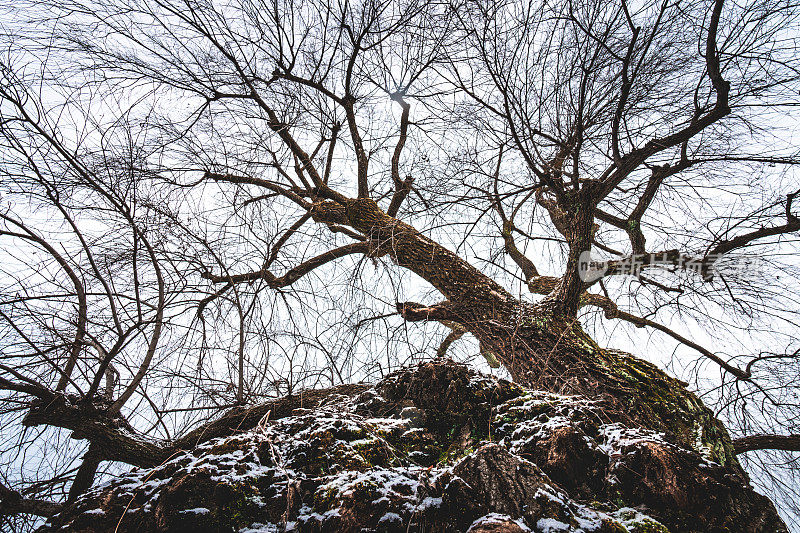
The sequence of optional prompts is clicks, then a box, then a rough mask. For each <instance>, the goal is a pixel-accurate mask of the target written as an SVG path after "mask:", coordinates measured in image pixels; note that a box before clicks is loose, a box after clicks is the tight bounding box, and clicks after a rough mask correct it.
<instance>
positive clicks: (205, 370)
mask: <svg viewBox="0 0 800 533" xmlns="http://www.w3.org/2000/svg"><path fill="white" fill-rule="evenodd" d="M796 11H797V10H796V6H794V5H793V4H791V3H788V2H777V3H776V2H762V3H749V4H747V5H738V4H729V3H726V2H724V0H714V1H708V2H689V3H670V2H663V3H662V2H652V3H645V4H641V5H639V4H637V5H629V4H628V3H626V2H624V1H623V2H622V3H619V4H609V3H607V2H601V1H594V0H583V1H581V2H574V1H571V0H568V1H565V2H560V3H550V2H542V3H540V4H533V3H530V4H526V3H522V2H480V1H465V2H450V3H448V2H442V3H439V2H430V1H423V0H406V1H398V2H379V1H366V2H361V3H349V2H329V1H325V0H304V1H297V2H291V1H289V2H282V1H281V2H278V1H276V2H268V3H261V2H255V1H254V2H250V1H241V2H231V3H226V4H224V5H217V4H215V3H212V2H206V1H194V0H192V1H189V0H185V1H172V0H153V1H145V2H142V1H135V2H134V1H131V2H127V1H125V0H97V1H91V2H81V1H72V0H59V1H57V2H51V3H48V4H39V3H35V2H34V3H30V4H25V3H22V4H20V5H19V6H16V7H13V8H8V10H7V11H6V12H4V16H5V18H6V20H8V21H9V22H8V24H7V27H8V29H7V32H6V34H5V36H4V37H5V39H6V40H7V42H8V46H7V47H6V49H7V52H6V53H5V57H4V59H3V63H2V76H3V78H2V83H0V113H1V114H0V134H2V144H1V145H0V146H2V151H3V152H2V161H3V162H2V167H0V168H1V170H0V171H2V176H3V188H2V195H3V196H2V201H3V205H2V213H0V216H1V217H2V225H1V226H0V236H2V238H3V241H2V242H3V243H4V244H3V245H4V249H3V250H4V252H3V254H4V255H3V257H4V259H5V261H4V265H3V282H2V283H3V285H2V302H0V312H1V313H2V314H0V318H1V319H2V326H0V327H2V328H3V329H2V331H3V341H2V347H3V351H2V357H3V361H2V366H0V389H2V390H3V391H4V395H3V396H2V403H3V415H4V417H5V419H6V420H7V424H8V425H14V427H17V428H19V427H22V426H24V427H26V428H29V429H27V430H26V431H25V432H21V433H18V432H17V431H14V432H10V433H9V435H10V437H9V438H8V439H7V440H6V441H5V442H4V450H3V451H4V454H5V456H7V457H8V458H7V459H5V464H6V466H7V469H6V472H4V474H3V476H4V477H5V478H6V480H5V481H4V485H3V489H2V490H3V493H4V494H9V495H12V496H13V497H12V496H8V497H6V496H4V497H3V502H4V503H3V506H4V511H5V512H9V513H16V514H19V513H32V514H38V515H48V514H51V513H53V512H54V511H55V509H57V508H58V505H57V503H54V502H58V501H61V500H64V499H69V498H75V497H77V495H79V494H80V493H81V492H83V491H84V490H86V489H87V488H88V487H89V486H91V484H92V480H93V479H94V476H95V473H96V471H97V469H98V468H99V465H101V463H103V462H106V463H104V464H107V465H109V464H110V465H112V466H113V464H114V463H108V462H121V463H126V464H133V465H140V466H142V465H144V466H146V465H154V464H158V463H159V462H161V461H163V460H164V459H165V458H167V457H169V455H170V454H172V453H173V452H174V451H175V450H178V449H182V448H185V447H187V446H191V445H192V444H194V443H196V442H197V441H198V440H199V439H201V438H203V439H205V438H208V437H209V436H213V435H215V434H217V433H215V432H217V431H223V430H224V428H228V427H229V426H230V425H233V426H235V425H236V424H234V423H232V422H231V423H230V424H228V422H226V421H230V420H238V419H237V418H236V416H235V415H236V413H239V411H237V409H238V407H236V406H241V405H244V404H253V403H257V402H259V401H261V400H263V399H264V398H270V397H275V396H280V395H282V394H286V393H288V394H291V393H292V392H293V391H294V390H297V389H298V388H303V387H314V386H323V385H336V384H341V383H345V382H348V381H352V380H354V379H363V378H370V377H374V376H376V375H382V374H384V373H386V372H388V371H390V370H392V369H393V368H395V367H397V366H398V365H400V364H404V363H408V362H410V361H412V360H415V358H418V357H427V356H434V355H440V356H441V355H444V354H445V353H449V354H453V353H455V354H461V356H462V357H463V356H466V355H472V352H474V351H476V350H475V348H476V347H477V349H478V350H477V351H479V352H480V353H481V354H482V355H483V356H484V357H485V358H486V360H487V361H488V362H489V364H490V366H497V365H502V366H503V368H504V369H505V371H507V372H508V374H509V375H510V376H511V377H512V378H513V379H514V380H515V381H517V382H519V383H522V384H525V385H527V386H532V387H538V388H542V389H546V390H550V391H555V392H568V393H577V394H585V395H589V396H593V397H603V398H606V399H607V400H608V401H609V407H608V409H609V412H614V413H616V414H617V415H619V416H624V417H625V418H626V419H628V420H630V421H631V422H633V423H636V424H639V425H642V426H644V427H650V428H655V429H659V430H663V429H665V428H667V429H668V430H669V431H671V432H672V433H673V434H674V435H675V439H676V442H677V443H678V444H680V445H683V446H685V447H688V448H694V447H696V446H697V442H698V439H699V440H700V441H704V439H706V440H713V441H714V443H716V444H718V445H719V449H716V451H715V454H716V455H715V456H714V459H715V460H717V461H719V462H721V463H723V464H726V465H728V466H730V467H731V468H736V469H738V468H739V466H738V462H737V459H736V455H737V454H743V453H745V452H751V451H753V450H759V449H765V448H772V449H779V450H788V451H795V450H797V438H798V437H797V435H796V434H797V433H800V430H798V428H797V416H798V414H800V411H798V409H797V400H796V395H797V388H796V385H795V381H796V380H795V374H796V372H797V370H798V366H797V353H798V352H797V346H796V340H795V339H796V338H797V326H798V324H797V303H798V302H797V299H796V296H795V295H796V294H798V287H797V282H796V274H797V267H798V264H797V261H796V257H794V256H793V255H792V254H795V253H796V252H797V241H796V240H795V239H796V236H797V231H798V230H800V215H798V208H797V201H800V200H796V196H797V195H798V194H800V181H799V180H798V177H797V175H796V174H795V173H794V172H795V171H794V168H795V165H797V163H798V162H799V161H800V159H798V155H797V154H798V152H797V145H796V142H795V139H793V138H792V135H793V131H794V129H796V126H797V123H796V120H795V119H794V118H793V117H792V116H791V114H792V112H793V109H794V108H795V107H796V106H797V105H798V103H799V102H800V101H799V100H798V86H799V85H800V84H798V70H797V58H796V46H797V12H796ZM589 254H595V256H594V257H590V255H589ZM747 259H749V260H750V261H749V263H746V260H747ZM743 264H749V268H744V269H743V268H738V267H741V265H743ZM409 299H414V300H421V301H423V302H424V303H418V302H416V301H407V300H409ZM426 323H427V328H426V327H425V325H426ZM620 324H621V325H622V326H621V327H620V328H618V326H619V325H620ZM614 328H617V329H614ZM650 333H652V334H653V335H654V337H653V338H654V339H658V340H659V342H660V343H662V346H664V345H666V346H670V350H672V349H673V348H674V352H670V353H672V354H673V355H674V357H673V358H672V359H671V361H667V360H666V359H661V360H660V362H664V363H666V362H670V363H671V369H672V370H673V371H674V372H676V373H680V376H681V377H682V378H685V379H691V380H692V382H693V386H695V387H696V388H697V390H698V391H700V392H702V393H703V394H704V395H705V399H706V402H707V403H709V405H712V406H714V407H715V408H716V411H715V412H711V411H710V410H708V409H706V408H705V407H704V406H703V404H702V403H701V402H700V401H699V400H697V399H696V398H695V396H694V395H692V394H691V393H689V392H688V391H686V390H685V389H684V387H683V385H682V384H681V383H680V382H679V381H677V380H675V379H673V378H669V377H668V376H667V375H666V374H664V373H663V372H662V371H661V370H659V369H658V368H657V367H656V366H654V365H652V364H648V363H645V362H644V361H642V360H639V359H637V358H634V357H631V356H629V355H627V354H623V353H621V352H617V351H615V350H609V349H604V348H601V347H600V346H599V345H598V343H597V342H596V341H595V340H594V339H595V338H597V339H602V342H603V343H606V342H610V343H614V342H621V339H622V338H623V337H624V336H625V335H626V334H628V335H631V336H633V338H634V342H636V343H639V345H641V342H643V340H645V339H647V338H648V337H647V335H649V334H650ZM464 336H469V337H473V338H474V339H475V340H476V341H477V343H476V344H477V346H475V345H473V344H470V345H468V346H467V345H466V343H463V342H462V341H459V339H461V338H462V337H464ZM663 343H667V344H663ZM669 343H673V344H669ZM437 346H438V349H437ZM459 350H460V351H459ZM652 350H653V349H652V348H651V349H650V351H652ZM406 354H408V359H405V358H404V357H405V356H406ZM641 355H643V356H648V355H650V354H647V353H642V354H641ZM666 355H669V353H666ZM665 398H666V399H665ZM687 405H688V407H687ZM230 407H233V408H234V410H233V411H232V412H231V413H233V414H231V415H230V416H228V415H226V416H223V417H222V418H220V420H221V421H222V422H219V421H218V422H216V423H213V422H212V423H206V425H203V426H202V427H201V429H200V430H197V431H195V432H189V433H186V431H187V430H188V428H190V427H194V426H197V425H198V424H201V422H203V421H204V420H207V419H208V418H209V417H211V416H214V415H216V414H217V413H220V412H221V411H223V410H224V409H226V408H230ZM675 413H682V416H683V415H685V418H682V419H681V417H676V416H675ZM717 416H719V417H720V418H721V419H722V420H724V421H725V422H726V423H727V424H728V426H729V427H730V428H731V429H732V430H733V432H734V433H735V435H737V436H740V437H741V438H740V439H735V440H734V441H733V442H731V441H730V439H729V438H728V436H727V433H726V432H725V429H724V427H723V426H722V425H721V423H720V422H718V420H717ZM214 424H217V425H214ZM226 424H227V425H226ZM690 426H691V427H690ZM30 428H37V431H38V430H40V429H41V432H40V433H37V434H36V435H32V434H31V433H30V432H31V431H33V430H32V429H30ZM58 428H60V429H63V430H67V431H71V432H72V433H71V434H70V435H71V436H72V437H73V438H75V439H81V440H85V441H88V443H89V444H88V446H87V448H86V450H85V453H83V455H82V458H80V456H81V453H82V452H84V450H83V449H78V448H76V446H75V445H74V444H72V443H70V442H69V441H67V440H65V439H64V435H65V434H62V433H61V432H60V430H59V429H58ZM697 428H701V429H697ZM698 432H699V433H698ZM20 435H21V436H20ZM712 435H713V436H712ZM25 448H30V449H37V450H42V451H43V453H44V452H46V453H50V450H59V452H60V453H61V455H60V456H59V457H60V459H59V460H58V461H53V462H52V463H51V464H48V465H47V466H44V463H42V464H41V465H38V466H33V467H31V466H30V465H27V466H25V467H21V466H20V463H21V460H20V459H19V458H18V456H17V455H15V454H16V452H17V451H18V450H20V449H25ZM758 457H762V458H763V457H764V456H758ZM765 461H768V460H767V459H764V460H762V461H761V462H760V463H759V462H758V459H756V460H755V462H754V461H753V460H751V459H749V458H748V461H747V464H748V465H749V464H751V463H753V466H754V468H758V465H761V467H764V466H765V465H767V466H768V462H765ZM56 463H57V464H56ZM14 470H16V474H15V473H14V472H13V471H14ZM782 475H784V474H781V475H778V476H777V477H775V478H774V479H775V480H778V481H776V483H775V484H774V486H775V487H778V489H779V490H778V492H777V493H776V494H784V495H785V494H790V496H789V497H787V498H785V500H786V501H785V502H784V504H785V505H786V512H787V513H791V512H793V511H794V508H792V507H791V503H790V502H791V499H792V498H791V493H792V491H795V490H796V489H794V488H793V484H792V483H791V482H785V481H781V480H785V479H786V478H785V477H781V476H782ZM785 475H793V474H792V470H791V469H789V470H788V471H787V472H786V473H785ZM39 478H41V479H39ZM6 485H7V486H6ZM780 487H783V488H780ZM781 491H783V492H781ZM787 491H788V492H787ZM778 497H779V496H778Z"/></svg>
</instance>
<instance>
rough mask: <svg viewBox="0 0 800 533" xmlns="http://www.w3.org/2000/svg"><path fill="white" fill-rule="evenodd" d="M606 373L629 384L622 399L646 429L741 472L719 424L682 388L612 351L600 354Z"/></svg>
mask: <svg viewBox="0 0 800 533" xmlns="http://www.w3.org/2000/svg"><path fill="white" fill-rule="evenodd" d="M602 362H603V364H604V366H605V367H606V369H607V370H608V371H610V372H611V373H613V374H614V375H616V376H618V377H620V378H622V379H623V380H625V381H626V382H627V383H628V386H629V387H630V388H631V389H632V392H633V394H627V395H625V397H626V401H627V402H628V404H629V407H630V409H631V410H634V411H632V412H635V413H637V414H638V415H639V416H638V418H639V419H640V420H645V421H647V420H650V424H649V425H648V427H650V428H651V429H654V430H656V431H665V430H666V431H667V432H668V433H670V434H671V435H672V436H673V437H674V438H675V439H676V440H677V442H678V443H679V444H681V445H683V446H686V447H687V448H690V449H695V450H696V451H698V452H700V453H702V454H703V455H704V456H705V457H706V458H708V459H710V460H712V461H715V462H717V463H720V464H722V465H725V466H733V467H735V468H740V467H739V463H738V462H737V461H736V457H735V455H734V453H733V445H732V443H731V440H730V436H729V435H728V432H727V431H726V430H725V428H724V427H723V426H722V423H721V422H719V421H718V420H717V419H716V417H714V414H713V413H712V412H711V411H710V410H709V409H708V408H707V407H705V406H704V405H703V404H702V402H701V401H700V400H699V399H698V398H697V397H696V396H695V395H694V394H693V393H691V392H690V391H688V390H687V389H686V387H685V386H684V384H683V383H682V382H680V381H678V380H677V379H674V378H671V377H669V376H668V375H666V374H665V373H664V372H662V371H661V370H660V369H659V368H658V367H656V366H655V365H653V364H651V363H648V362H647V361H644V360H642V359H638V358H636V357H632V356H628V355H626V354H621V353H619V352H615V351H613V350H602Z"/></svg>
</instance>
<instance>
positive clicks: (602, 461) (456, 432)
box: [41, 352, 786, 533]
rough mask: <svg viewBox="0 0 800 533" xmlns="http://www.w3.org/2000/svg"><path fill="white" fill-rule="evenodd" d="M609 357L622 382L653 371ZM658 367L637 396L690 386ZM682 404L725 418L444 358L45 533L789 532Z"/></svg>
mask: <svg viewBox="0 0 800 533" xmlns="http://www.w3.org/2000/svg"><path fill="white" fill-rule="evenodd" d="M608 358H609V361H611V363H610V364H614V365H622V367H624V368H625V370H624V372H622V371H620V372H618V373H622V374H624V373H631V382H632V383H634V382H637V381H638V380H639V378H642V379H644V378H643V376H647V378H646V379H647V380H652V379H654V378H655V377H658V376H656V374H660V372H659V371H658V370H657V369H655V368H654V367H652V366H651V365H647V364H645V363H642V362H640V361H638V360H633V359H630V360H629V358H627V357H625V356H623V355H621V354H619V353H616V352H613V353H608ZM639 374H641V376H640V375H639ZM659 380H660V381H656V382H654V383H653V385H652V392H650V393H647V394H648V395H645V396H644V397H643V398H642V399H640V400H639V402H641V403H646V402H647V398H650V397H652V398H656V397H658V398H662V400H659V401H663V402H665V403H666V404H667V407H665V409H666V408H673V407H675V405H678V404H680V403H681V402H683V403H685V402H687V401H689V400H687V398H688V399H690V400H691V398H694V397H693V396H692V395H691V394H690V393H688V392H686V391H685V389H683V387H682V385H681V384H680V382H677V381H676V380H669V378H666V377H659ZM632 387H633V388H634V389H635V388H636V387H637V385H635V384H634V385H632ZM642 394H644V393H642ZM626 401H627V400H626ZM689 403H690V404H691V405H688V406H686V407H685V408H681V409H679V410H680V411H681V413H678V414H676V416H679V417H688V416H691V413H694V414H695V415H696V418H695V420H694V422H695V424H694V425H696V427H699V428H707V427H712V426H713V427H718V431H719V432H718V433H714V431H706V432H705V433H703V435H705V439H706V440H705V441H704V442H705V443H704V444H701V445H700V447H701V448H702V449H703V451H706V452H707V453H706V454H705V455H706V456H704V454H702V453H700V452H699V451H698V450H696V449H694V447H687V446H684V445H682V444H681V443H682V442H683V441H685V440H686V439H685V438H684V436H682V435H680V434H678V433H675V432H674V431H673V430H674V428H675V427H683V426H686V427H689V426H691V425H692V424H689V423H688V421H687V420H681V421H680V423H678V422H675V423H672V422H669V417H667V416H666V415H665V414H664V413H663V412H659V409H657V408H656V407H654V406H651V409H653V412H655V413H656V416H655V418H653V419H652V420H651V421H650V423H649V424H637V423H636V421H637V420H642V419H643V418H642V417H640V416H636V415H633V416H625V417H621V416H620V409H619V405H617V404H614V402H611V403H609V400H608V398H605V397H597V398H590V397H585V396H564V395H558V394H554V393H551V392H542V391H535V390H531V389H526V388H523V387H521V386H519V385H516V384H513V383H510V382H507V381H503V380H497V379H494V378H491V377H487V376H482V375H479V374H476V373H474V372H471V371H470V370H468V369H467V368H466V367H464V366H463V365H458V364H455V363H452V362H450V361H447V360H439V361H437V362H432V363H425V364H422V365H420V366H419V367H417V368H413V369H407V370H403V371H400V372H397V373H395V374H392V375H390V376H388V377H387V378H385V379H383V380H382V381H381V382H379V383H377V384H376V385H374V386H372V387H364V386H359V387H349V388H336V389H330V390H329V391H328V394H324V393H322V392H320V391H317V392H316V393H315V396H314V399H313V401H312V402H311V403H310V404H306V405H305V406H304V405H301V404H300V402H299V399H298V400H296V403H295V404H294V405H295V406H296V407H295V409H293V410H290V409H281V410H280V411H277V412H274V413H271V414H270V416H269V418H265V419H262V420H261V421H260V422H259V423H258V424H255V423H254V422H250V423H248V424H245V425H246V426H249V427H247V428H241V430H240V432H239V433H237V434H235V435H231V436H228V437H218V438H215V439H212V440H209V441H207V442H205V443H203V444H200V445H198V446H197V447H196V448H194V449H193V450H190V451H186V452H183V453H179V454H177V455H175V456H174V457H172V458H170V459H168V460H167V461H165V462H164V463H163V464H162V465H160V466H158V467H156V468H153V469H150V470H145V469H139V470H134V471H132V472H130V473H129V474H126V475H125V476H123V477H121V478H120V479H117V480H115V481H114V482H112V483H111V484H108V485H105V486H103V487H99V488H96V489H94V490H92V491H90V492H89V493H87V494H86V495H84V496H83V497H82V498H80V499H79V500H78V501H77V502H75V503H73V504H72V505H70V506H69V507H68V508H67V509H66V510H65V511H64V512H62V513H61V514H60V515H58V516H56V517H54V518H52V519H51V520H50V522H48V524H47V525H46V526H44V527H43V528H42V529H41V531H42V532H46V531H56V530H58V529H59V528H62V527H65V526H66V527H67V529H69V530H70V531H113V530H115V529H116V528H118V529H117V530H118V531H238V530H243V529H245V528H253V529H255V530H257V531H283V530H299V531H362V530H363V529H364V528H366V529H367V530H373V531H398V532H400V531H402V532H406V531H443V532H451V531H452V532H455V531H460V532H463V531H467V530H468V529H469V530H470V531H471V532H489V531H494V532H501V531H505V532H514V531H525V530H526V529H525V528H529V529H531V530H534V531H578V530H581V531H601V532H617V533H620V532H626V531H627V532H644V531H681V532H690V531H698V532H700V531H703V532H708V531H752V532H771V531H775V532H778V531H786V528H785V526H784V525H783V523H782V522H781V520H780V519H779V518H778V516H777V514H776V512H775V509H774V507H773V505H772V503H771V502H770V501H769V500H768V499H767V498H766V497H764V496H761V495H759V494H758V493H756V492H754V491H753V490H752V489H751V488H750V487H749V485H748V483H747V482H746V480H745V479H744V477H743V475H742V474H741V471H740V469H739V468H738V465H736V464H735V463H731V464H728V465H723V464H720V463H719V462H716V461H713V460H712V457H713V456H714V455H715V454H716V456H718V457H727V452H725V451H724V450H726V449H727V447H728V446H729V443H730V441H729V439H728V437H727V434H726V433H725V431H724V428H722V426H721V425H719V423H718V422H716V421H714V422H716V425H714V424H710V422H709V421H708V420H704V419H703V417H706V416H707V411H706V410H705V408H703V407H702V404H700V402H699V401H697V400H696V398H695V399H694V400H691V401H689ZM672 404H674V405H672ZM670 405H672V407H670ZM309 406H312V407H313V410H312V409H308V407H309ZM632 408H635V406H632ZM238 414H242V413H238ZM708 416H710V415H708ZM242 420H250V418H247V417H245V418H243V419H242ZM664 420H666V422H663V421H664ZM712 420H713V417H712ZM662 423H663V424H664V427H662V428H660V429H659V428H657V427H650V426H658V425H660V424H662ZM675 424H677V425H675ZM706 447H707V449H706ZM559 528H560V529H559ZM251 530H252V529H251Z"/></svg>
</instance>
